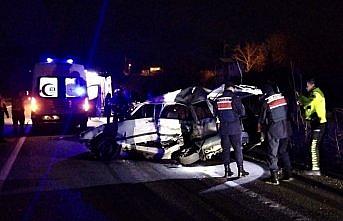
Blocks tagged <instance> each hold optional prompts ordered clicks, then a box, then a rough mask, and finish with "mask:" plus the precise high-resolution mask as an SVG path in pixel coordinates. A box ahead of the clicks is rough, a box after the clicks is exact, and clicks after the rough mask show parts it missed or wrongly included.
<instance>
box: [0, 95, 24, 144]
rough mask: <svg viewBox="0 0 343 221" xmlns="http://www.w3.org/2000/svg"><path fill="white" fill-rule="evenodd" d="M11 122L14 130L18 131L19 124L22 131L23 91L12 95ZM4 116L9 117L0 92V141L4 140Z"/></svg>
mask: <svg viewBox="0 0 343 221" xmlns="http://www.w3.org/2000/svg"><path fill="white" fill-rule="evenodd" d="M11 105H12V112H11V114H12V122H13V126H14V130H15V132H18V126H20V131H23V129H24V125H25V94H24V92H19V93H18V94H17V95H15V96H14V97H12V100H11ZM5 116H6V117H7V118H9V117H10V115H9V112H8V110H7V105H6V103H5V99H4V97H3V96H2V95H1V94H0V142H4V141H5V140H4V126H5Z"/></svg>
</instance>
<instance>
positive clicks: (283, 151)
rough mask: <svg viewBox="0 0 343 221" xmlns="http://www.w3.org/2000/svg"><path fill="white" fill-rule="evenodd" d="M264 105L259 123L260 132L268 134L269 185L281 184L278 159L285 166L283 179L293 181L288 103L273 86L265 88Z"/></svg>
mask: <svg viewBox="0 0 343 221" xmlns="http://www.w3.org/2000/svg"><path fill="white" fill-rule="evenodd" d="M263 92H264V96H263V104H262V109H261V114H260V118H259V123H258V132H261V131H262V128H264V131H265V132H266V134H267V139H268V150H267V162H268V166H269V169H270V173H271V176H270V178H269V179H267V182H268V183H271V184H274V185H278V184H279V167H278V158H280V160H281V162H282V164H283V175H284V176H283V179H284V180H290V179H291V163H290V160H289V154H288V150H287V149H288V144H289V136H290V125H289V122H288V120H287V101H286V99H285V97H284V96H283V95H282V94H281V93H275V92H274V90H273V87H272V86H271V85H269V84H268V85H265V86H264V88H263Z"/></svg>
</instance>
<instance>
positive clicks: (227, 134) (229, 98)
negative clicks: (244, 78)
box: [216, 83, 249, 179]
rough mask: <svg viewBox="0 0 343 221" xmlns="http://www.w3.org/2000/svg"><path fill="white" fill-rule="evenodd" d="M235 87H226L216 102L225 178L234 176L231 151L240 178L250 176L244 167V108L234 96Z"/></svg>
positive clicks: (229, 85)
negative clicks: (242, 122) (233, 152)
mask: <svg viewBox="0 0 343 221" xmlns="http://www.w3.org/2000/svg"><path fill="white" fill-rule="evenodd" d="M234 91H235V89H234V85H233V84H231V83H229V84H227V85H225V90H224V92H223V94H222V95H221V96H220V97H218V98H217V100H216V115H217V117H218V119H219V121H220V126H219V133H220V137H221V146H222V148H223V164H224V169H225V175H224V178H226V179H227V178H228V177H230V176H232V175H233V173H232V171H231V169H230V149H231V146H232V147H233V149H234V151H235V158H236V163H237V168H238V177H241V176H247V175H249V173H248V172H246V171H245V170H244V167H243V153H242V126H241V121H240V117H241V116H244V114H245V113H244V112H245V111H244V107H243V105H242V102H241V100H240V98H239V97H238V96H236V95H235V94H234Z"/></svg>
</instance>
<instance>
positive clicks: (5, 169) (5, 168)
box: [0, 137, 26, 192]
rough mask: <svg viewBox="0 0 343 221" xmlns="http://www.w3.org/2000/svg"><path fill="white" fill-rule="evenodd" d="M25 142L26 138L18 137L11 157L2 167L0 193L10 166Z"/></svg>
mask: <svg viewBox="0 0 343 221" xmlns="http://www.w3.org/2000/svg"><path fill="white" fill-rule="evenodd" d="M25 140H26V137H20V138H19V140H18V142H17V144H16V146H15V147H14V150H13V151H12V152H11V155H10V156H9V158H8V159H7V161H6V163H5V165H4V166H3V167H2V169H1V171H0V192H1V191H2V187H3V184H4V183H5V181H6V179H7V177H8V174H9V173H10V171H11V169H12V166H13V164H14V162H15V160H16V159H17V156H18V153H19V151H20V149H21V148H22V146H23V144H24V142H25Z"/></svg>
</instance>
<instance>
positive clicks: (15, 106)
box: [12, 91, 25, 130]
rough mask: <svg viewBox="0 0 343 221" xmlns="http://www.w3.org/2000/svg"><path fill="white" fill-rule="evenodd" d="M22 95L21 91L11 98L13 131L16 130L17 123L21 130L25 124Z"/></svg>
mask: <svg viewBox="0 0 343 221" xmlns="http://www.w3.org/2000/svg"><path fill="white" fill-rule="evenodd" d="M24 98H25V97H24V93H23V92H22V91H21V92H19V94H16V95H15V96H14V97H13V98H12V121H13V126H14V128H15V130H17V128H18V122H19V125H20V128H21V130H23V129H24V124H25V107H24Z"/></svg>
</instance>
